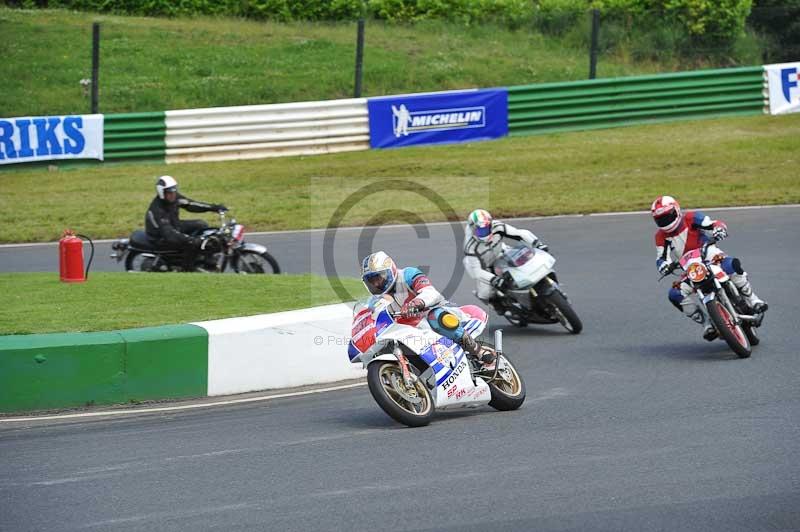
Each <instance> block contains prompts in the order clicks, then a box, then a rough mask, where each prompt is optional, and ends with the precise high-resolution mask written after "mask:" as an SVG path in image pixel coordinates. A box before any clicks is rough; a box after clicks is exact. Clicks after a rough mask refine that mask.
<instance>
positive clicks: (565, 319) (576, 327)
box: [547, 290, 583, 334]
mask: <svg viewBox="0 0 800 532" xmlns="http://www.w3.org/2000/svg"><path fill="white" fill-rule="evenodd" d="M547 299H548V302H549V303H550V304H551V305H552V306H553V308H554V309H555V311H556V317H557V318H558V321H559V323H561V325H562V326H563V327H564V328H565V329H566V330H567V331H569V332H570V333H572V334H580V332H581V331H582V330H583V323H581V319H580V318H579V317H578V314H576V313H575V309H573V308H572V305H570V304H569V301H567V298H566V297H564V294H562V293H561V292H560V291H558V290H555V291H554V292H553V293H552V294H550V295H549V296H547Z"/></svg>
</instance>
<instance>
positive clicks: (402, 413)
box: [367, 360, 435, 427]
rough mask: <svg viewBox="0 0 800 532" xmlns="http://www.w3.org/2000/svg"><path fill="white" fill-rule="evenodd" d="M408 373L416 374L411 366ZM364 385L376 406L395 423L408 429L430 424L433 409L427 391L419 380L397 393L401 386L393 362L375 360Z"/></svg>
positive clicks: (431, 400)
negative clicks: (414, 400) (409, 388)
mask: <svg viewBox="0 0 800 532" xmlns="http://www.w3.org/2000/svg"><path fill="white" fill-rule="evenodd" d="M409 370H411V371H413V372H414V373H415V374H416V371H415V370H414V369H413V367H412V366H410V367H409ZM367 385H368V386H369V392H370V393H371V394H372V398H373V399H375V402H376V403H378V406H380V407H381V409H383V411H384V412H386V413H387V414H389V417H391V418H392V419H394V420H395V421H397V422H399V423H402V424H403V425H407V426H409V427H423V426H425V425H427V424H428V423H430V422H431V418H432V417H433V413H434V410H435V407H434V405H433V398H432V397H431V394H430V391H429V390H428V388H426V387H425V385H424V384H423V383H422V381H421V380H417V382H415V383H414V387H413V389H411V390H408V389H405V390H403V392H401V391H399V390H398V387H403V388H404V387H405V384H404V383H403V373H402V371H401V370H400V365H399V364H398V363H397V362H394V361H389V360H379V361H377V362H373V363H372V364H370V365H369V366H368V367H367ZM404 394H405V396H404ZM406 396H408V397H415V398H416V399H419V403H418V404H414V403H412V402H411V401H409V400H408V397H406Z"/></svg>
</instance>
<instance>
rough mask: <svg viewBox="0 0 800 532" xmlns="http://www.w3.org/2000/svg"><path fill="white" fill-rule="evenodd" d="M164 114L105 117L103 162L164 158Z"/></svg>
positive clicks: (132, 114)
mask: <svg viewBox="0 0 800 532" xmlns="http://www.w3.org/2000/svg"><path fill="white" fill-rule="evenodd" d="M165 116H166V115H165V113H164V112H163V111H161V112H152V113H124V114H111V115H105V121H104V125H103V144H104V150H105V160H106V161H107V162H113V161H119V160H123V159H162V160H163V159H164V156H165V153H166V149H167V145H166V141H165V140H164V137H165V135H166V132H167V125H166V122H165Z"/></svg>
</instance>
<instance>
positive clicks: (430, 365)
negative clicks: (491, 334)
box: [348, 295, 525, 427]
mask: <svg viewBox="0 0 800 532" xmlns="http://www.w3.org/2000/svg"><path fill="white" fill-rule="evenodd" d="M392 301H393V300H392V298H391V297H390V296H387V295H376V296H372V297H370V298H368V299H366V300H363V301H360V302H358V303H357V304H356V305H355V308H354V309H353V324H352V337H351V341H350V344H349V346H348V355H349V357H350V362H353V363H360V364H363V365H364V367H365V368H366V369H367V384H368V386H369V390H370V393H371V394H372V397H373V398H374V399H375V401H376V402H377V403H378V405H379V406H380V407H381V408H382V409H383V410H384V411H385V412H386V413H387V414H388V415H389V416H390V417H392V418H393V419H394V420H396V421H398V422H400V423H403V424H405V425H408V426H409V427H419V426H423V425H427V424H428V423H430V421H431V417H432V416H433V414H434V412H435V411H436V410H437V409H439V410H443V409H449V408H459V407H469V406H479V405H485V404H488V405H489V406H491V407H494V408H495V409H497V410H516V409H517V408H519V407H520V406H522V403H523V402H524V401H525V383H524V382H523V380H522V377H520V375H519V373H517V370H516V369H515V368H514V365H513V364H512V363H511V362H510V361H509V360H508V358H507V357H506V356H505V354H504V353H503V347H502V332H501V331H499V330H498V331H496V333H495V345H494V347H492V346H490V345H488V344H485V343H483V342H477V343H478V346H479V349H480V350H481V351H483V352H486V353H487V354H490V355H491V357H490V358H491V359H492V360H493V362H492V364H490V365H486V364H483V363H481V361H480V357H474V356H468V354H467V353H465V351H464V350H463V349H462V348H461V346H460V345H459V343H458V342H456V341H454V340H451V339H450V338H447V337H445V336H442V335H440V334H438V333H437V332H435V331H434V330H433V329H431V328H426V327H418V326H414V325H410V324H406V323H402V321H403V320H402V318H403V316H402V315H401V314H400V313H397V312H393V311H392V310H391V306H392ZM459 309H460V311H461V312H462V313H464V314H465V315H468V316H470V319H469V320H468V321H467V323H466V324H465V326H464V329H465V331H467V334H470V335H471V337H472V338H477V337H478V336H479V335H480V334H481V332H483V330H484V328H485V327H486V321H487V317H486V313H485V312H484V311H483V310H481V309H480V308H479V307H476V306H474V305H465V306H463V307H459ZM438 321H439V324H440V325H441V326H442V327H444V328H448V327H449V328H453V329H455V328H457V327H459V326H460V325H461V323H460V320H459V318H458V317H456V316H455V315H454V314H452V313H450V312H443V313H441V314H439V318H438Z"/></svg>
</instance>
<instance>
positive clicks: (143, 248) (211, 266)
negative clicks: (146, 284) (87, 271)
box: [111, 211, 281, 273]
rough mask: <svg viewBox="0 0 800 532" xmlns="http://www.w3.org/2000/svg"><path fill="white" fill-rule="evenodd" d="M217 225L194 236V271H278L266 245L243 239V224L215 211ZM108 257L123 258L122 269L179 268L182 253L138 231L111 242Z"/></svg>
mask: <svg viewBox="0 0 800 532" xmlns="http://www.w3.org/2000/svg"><path fill="white" fill-rule="evenodd" d="M218 214H219V220H220V225H219V227H218V228H208V229H206V230H204V231H203V232H202V233H200V234H199V235H198V236H199V237H200V238H201V239H202V243H201V245H200V249H199V250H198V252H197V255H196V256H195V260H194V270H195V271H197V272H212V273H221V272H224V271H225V270H226V269H227V268H228V267H230V268H231V269H232V270H233V271H234V272H236V273H280V271H281V270H280V266H278V261H276V260H275V258H274V257H273V256H272V255H270V253H269V252H268V251H267V248H266V246H262V245H261V244H253V243H250V242H245V241H244V226H243V225H241V224H238V223H236V220H235V219H230V220H226V218H225V212H224V211H220V212H219V213H218ZM111 249H113V250H114V253H112V254H111V258H113V259H117V262H121V261H122V260H123V259H124V260H125V270H127V271H141V272H169V271H183V253H182V252H181V251H178V250H175V249H165V248H163V247H160V246H158V245H157V244H156V243H155V242H153V240H152V239H151V238H150V237H148V236H147V233H145V232H144V231H141V230H137V231H134V232H133V233H131V235H130V237H129V238H122V239H119V240H117V241H116V242H114V243H113V244H112V245H111Z"/></svg>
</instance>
